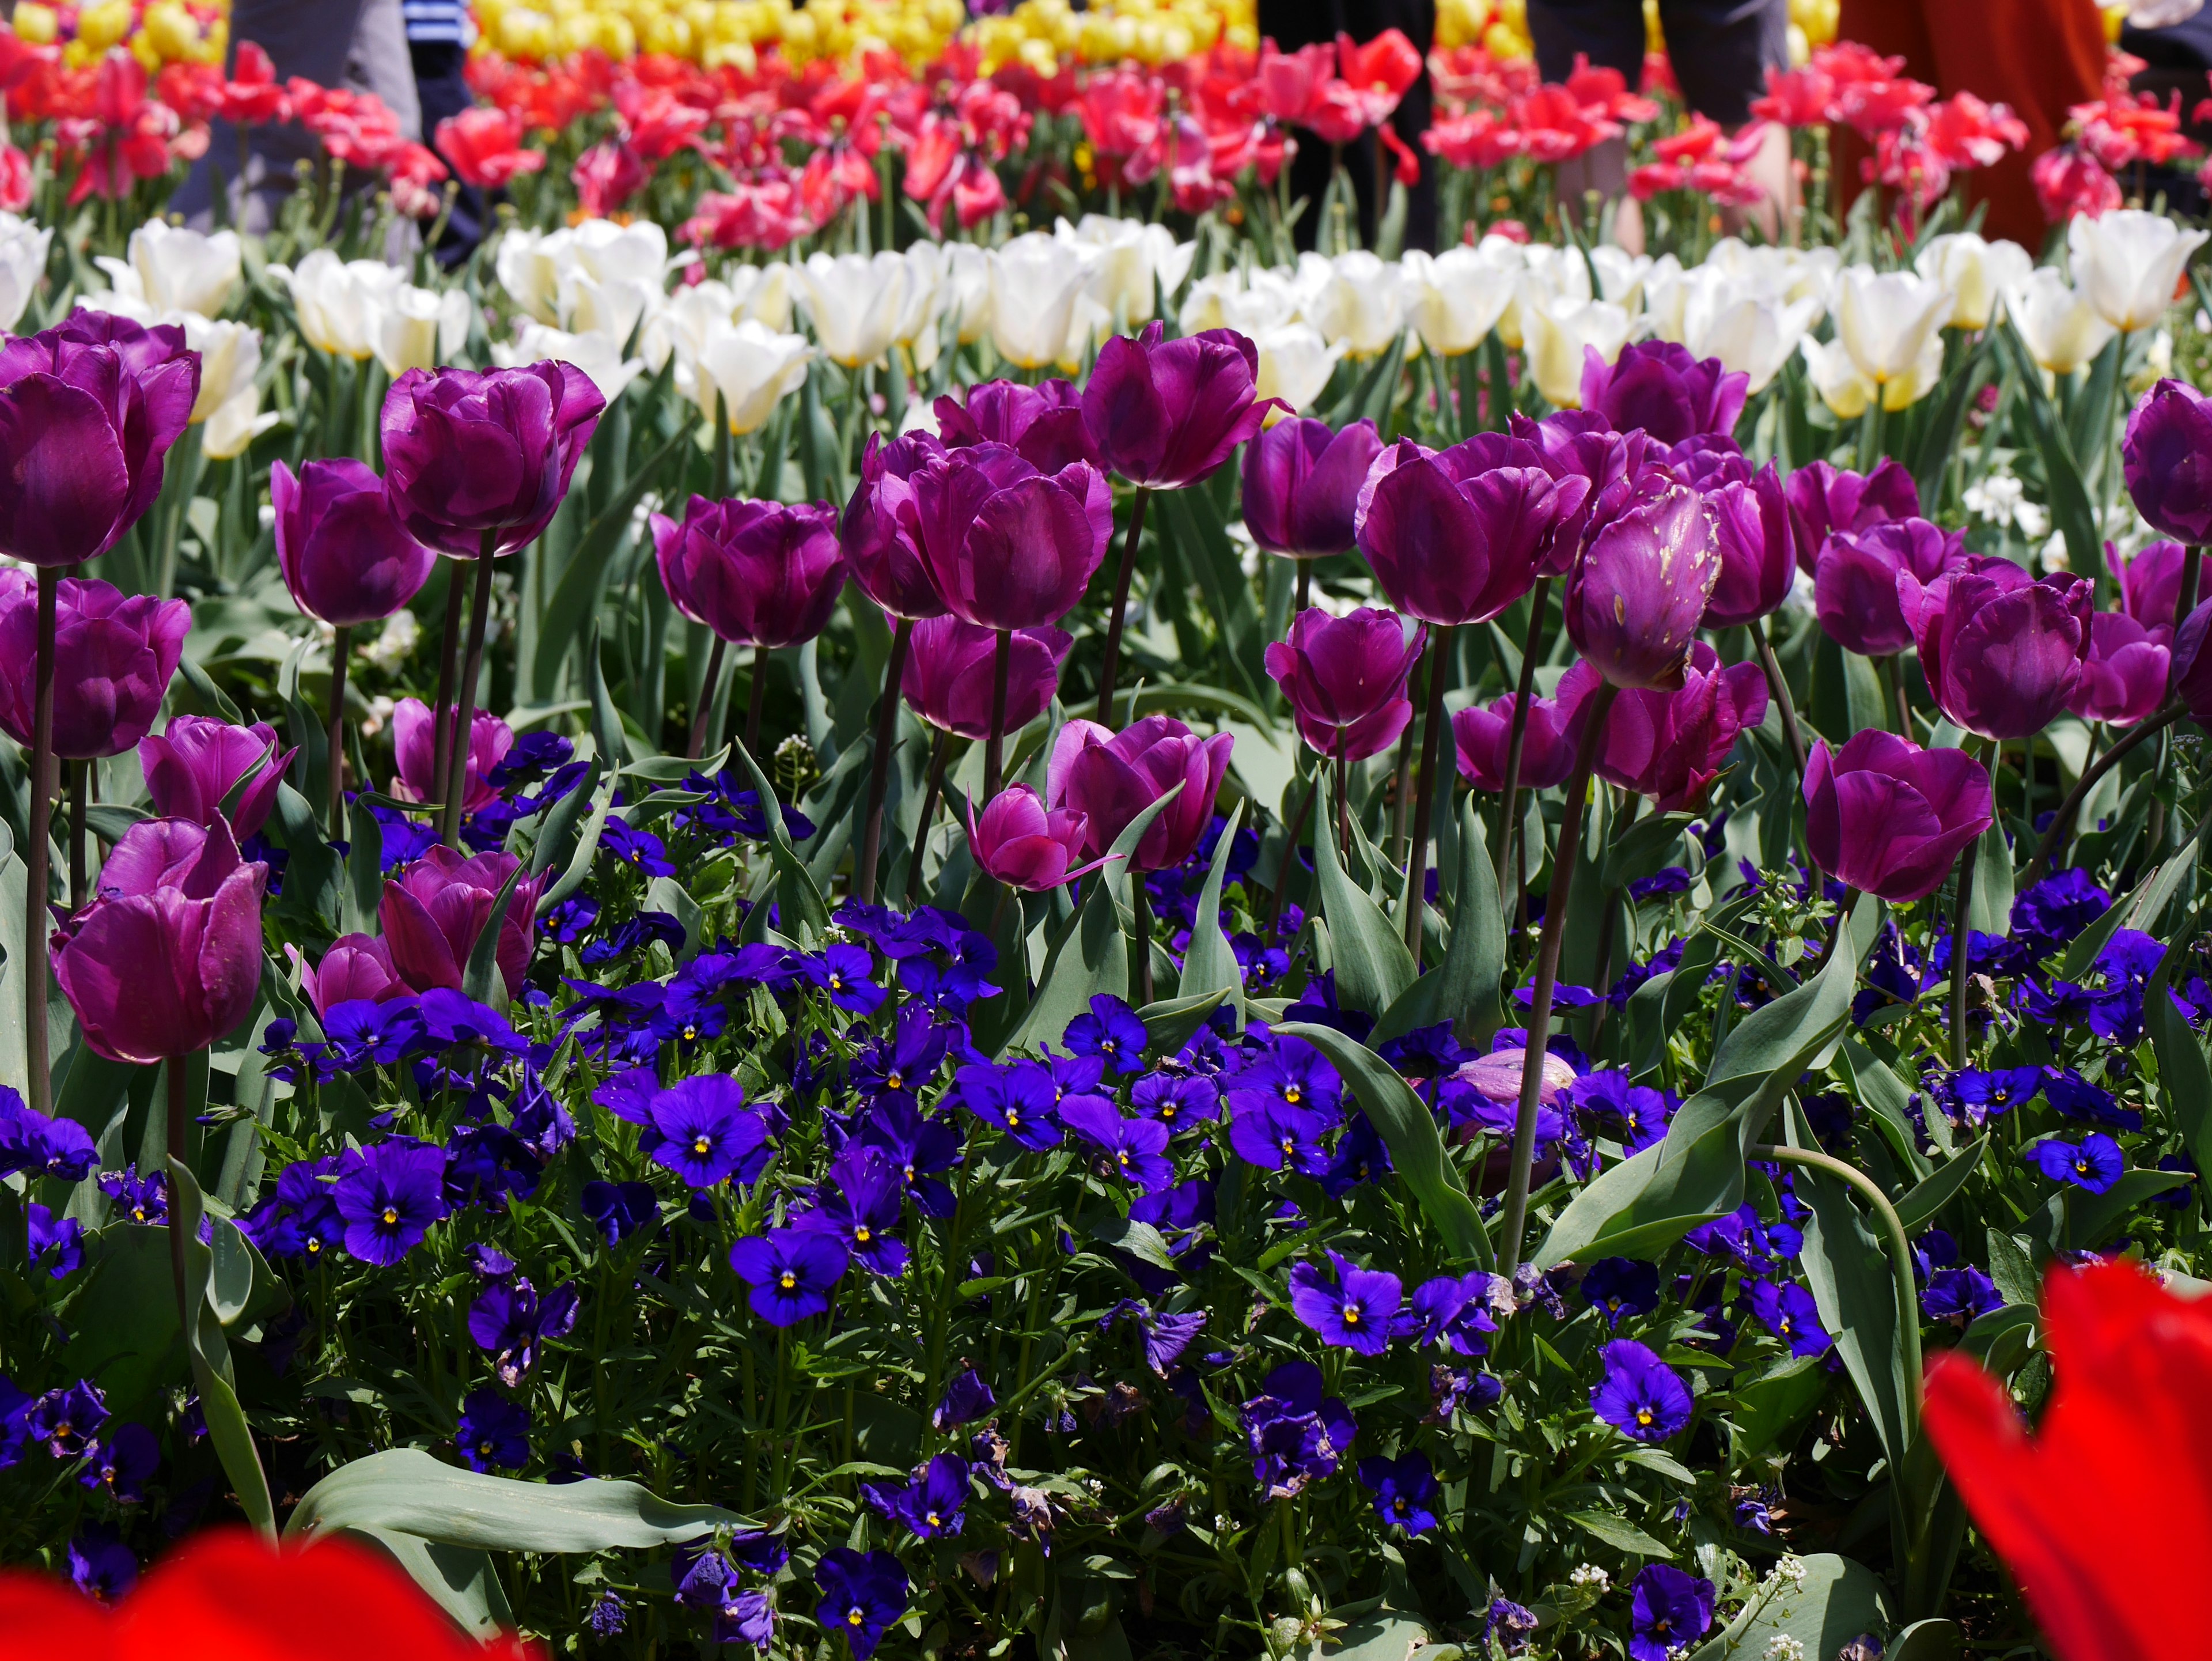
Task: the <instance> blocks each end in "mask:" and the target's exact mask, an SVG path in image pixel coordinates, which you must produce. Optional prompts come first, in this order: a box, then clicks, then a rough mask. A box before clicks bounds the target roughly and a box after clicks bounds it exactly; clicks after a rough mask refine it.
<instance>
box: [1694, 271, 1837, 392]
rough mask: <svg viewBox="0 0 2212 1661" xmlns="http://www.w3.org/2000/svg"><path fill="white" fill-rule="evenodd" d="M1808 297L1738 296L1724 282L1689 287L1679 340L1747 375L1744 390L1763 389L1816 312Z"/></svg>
mask: <svg viewBox="0 0 2212 1661" xmlns="http://www.w3.org/2000/svg"><path fill="white" fill-rule="evenodd" d="M1819 314H1820V301H1818V300H1815V299H1813V298H1811V297H1809V296H1808V297H1807V298H1806V299H1803V300H1791V301H1774V300H1770V299H1767V298H1765V296H1763V295H1747V294H1743V293H1741V292H1740V291H1736V290H1733V289H1729V287H1727V286H1726V285H1725V283H1704V284H1701V285H1698V286H1696V287H1693V288H1692V289H1690V291H1689V293H1688V294H1687V295H1686V299H1685V302H1684V305H1683V308H1682V324H1681V332H1680V337H1679V338H1680V340H1681V343H1682V344H1683V345H1685V346H1686V347H1687V348H1689V350H1690V352H1691V354H1692V356H1696V357H1700V358H1705V357H1717V358H1718V359H1720V361H1721V362H1722V363H1723V365H1724V366H1725V367H1726V368H1729V369H1732V370H1741V372H1742V373H1743V374H1747V375H1748V376H1750V377H1751V380H1750V382H1749V384H1748V386H1747V387H1746V388H1745V390H1746V391H1747V392H1764V391H1765V389H1766V387H1767V386H1768V385H1769V383H1771V381H1772V380H1773V379H1774V377H1775V376H1776V375H1778V374H1780V373H1781V372H1782V366H1783V365H1784V363H1787V362H1789V361H1790V355H1791V354H1792V353H1794V352H1796V350H1797V343H1798V342H1800V341H1801V340H1802V339H1804V338H1805V334H1806V331H1808V329H1810V328H1811V327H1812V326H1813V323H1814V319H1815V318H1817V317H1818V316H1819Z"/></svg>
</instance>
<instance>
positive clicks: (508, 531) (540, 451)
mask: <svg viewBox="0 0 2212 1661" xmlns="http://www.w3.org/2000/svg"><path fill="white" fill-rule="evenodd" d="M606 406H607V405H606V399H604V398H602V397H600V396H599V388H598V387H597V386H593V385H592V378H591V377H590V376H589V375H587V374H585V373H584V372H583V371H582V370H581V369H579V368H576V367H575V366H574V364H571V363H553V362H546V363H532V364H531V365H529V366H528V367H527V368H519V369H487V370H484V371H483V372H482V373H478V372H477V371H476V370H474V369H431V370H425V369H410V370H408V371H407V372H406V373H405V374H402V375H401V376H400V377H399V379H398V380H395V381H393V382H392V390H391V391H390V392H387V393H386V394H385V399H384V423H383V427H384V470H385V476H386V489H388V490H390V492H391V494H392V508H394V509H395V510H396V511H397V513H398V515H399V522H400V523H401V524H402V525H404V526H406V527H407V529H408V531H409V532H410V534H411V535H412V536H413V537H414V538H415V539H416V541H418V542H423V543H428V545H430V546H431V547H433V548H435V549H436V550H437V551H439V552H441V553H444V554H451V555H452V556H453V557H454V558H456V559H474V558H476V557H477V556H478V555H479V554H480V553H482V552H483V549H484V544H485V538H490V551H491V552H492V553H493V554H494V555H499V554H511V553H513V552H514V551H517V550H518V549H520V548H523V547H526V546H527V545H529V544H530V543H531V542H532V540H534V539H535V538H536V537H537V535H538V532H541V531H543V530H544V528H545V526H547V525H548V524H549V523H550V521H551V520H552V518H553V515H554V513H555V512H556V510H557V509H558V508H560V506H561V499H562V497H563V496H567V495H568V480H569V479H570V478H571V477H573V476H574V473H575V471H576V463H577V462H578V461H579V460H580V459H581V458H582V456H583V453H584V448H585V447H586V445H588V444H589V443H590V442H591V441H592V432H593V431H594V430H595V429H597V428H598V426H599V416H600V414H601V412H602V411H605V408H606Z"/></svg>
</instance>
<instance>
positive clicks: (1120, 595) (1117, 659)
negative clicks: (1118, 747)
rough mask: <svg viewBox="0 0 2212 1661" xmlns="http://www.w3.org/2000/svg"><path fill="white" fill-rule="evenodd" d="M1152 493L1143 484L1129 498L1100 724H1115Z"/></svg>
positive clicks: (1102, 673)
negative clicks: (1124, 622) (1125, 621)
mask: <svg viewBox="0 0 2212 1661" xmlns="http://www.w3.org/2000/svg"><path fill="white" fill-rule="evenodd" d="M1151 496H1152V491H1151V490H1149V489H1147V488H1146V486H1144V485H1142V484H1139V486H1138V487H1137V489H1136V493H1135V494H1134V495H1133V496H1131V497H1130V498H1129V529H1128V532H1127V534H1126V535H1124V536H1123V537H1122V538H1121V569H1120V570H1119V571H1118V572H1116V573H1115V577H1114V609H1113V610H1112V611H1109V612H1108V613H1107V617H1106V660H1105V662H1104V663H1103V664H1102V665H1101V666H1099V670H1098V724H1099V725H1100V726H1102V727H1111V726H1113V724H1114V677H1115V672H1116V670H1117V669H1118V668H1119V667H1120V665H1121V618H1122V614H1123V613H1124V612H1126V611H1127V610H1128V609H1129V585H1130V583H1131V582H1132V581H1133V580H1134V579H1135V577H1136V575H1137V538H1138V537H1139V535H1141V534H1142V533H1143V532H1144V528H1145V503H1146V502H1147V501H1148V500H1150V499H1151Z"/></svg>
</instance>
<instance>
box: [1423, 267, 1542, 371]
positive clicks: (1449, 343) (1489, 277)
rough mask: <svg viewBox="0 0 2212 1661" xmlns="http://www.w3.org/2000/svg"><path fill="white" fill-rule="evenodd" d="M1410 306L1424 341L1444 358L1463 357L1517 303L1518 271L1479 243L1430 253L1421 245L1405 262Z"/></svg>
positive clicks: (1480, 342)
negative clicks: (1499, 261)
mask: <svg viewBox="0 0 2212 1661" xmlns="http://www.w3.org/2000/svg"><path fill="white" fill-rule="evenodd" d="M1399 269H1400V271H1401V272H1403V274H1404V282H1405V293H1406V309H1407V313H1408V314H1409V315H1410V317H1411V319H1412V321H1413V328H1414V331H1415V332H1417V333H1419V336H1420V337H1421V344H1423V345H1424V346H1426V347H1427V348H1428V349H1429V350H1431V351H1432V352H1434V353H1435V354H1436V355H1437V356H1438V357H1457V356H1460V354H1462V352H1471V351H1473V350H1474V349H1475V348H1476V347H1477V346H1480V344H1482V343H1483V340H1484V339H1485V338H1486V337H1487V336H1488V335H1489V333H1490V332H1491V331H1492V329H1494V328H1496V327H1497V326H1498V319H1499V318H1501V317H1503V316H1504V315H1505V308H1506V307H1508V306H1510V305H1511V304H1512V303H1513V291H1514V289H1515V288H1516V284H1517V282H1518V279H1517V277H1516V275H1515V273H1514V272H1513V271H1511V270H1510V269H1508V268H1505V267H1504V266H1501V265H1498V264H1496V263H1495V262H1493V261H1491V260H1488V259H1484V258H1483V257H1482V255H1481V253H1480V252H1479V251H1478V250H1476V249H1474V248H1468V247H1457V248H1448V249H1446V250H1445V251H1444V252H1443V253H1440V254H1436V255H1433V256H1431V255H1429V254H1426V253H1423V252H1420V251H1419V250H1418V249H1416V250H1415V251H1414V252H1412V253H1409V254H1407V256H1406V257H1405V258H1404V259H1401V261H1399Z"/></svg>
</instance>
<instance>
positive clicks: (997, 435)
mask: <svg viewBox="0 0 2212 1661" xmlns="http://www.w3.org/2000/svg"><path fill="white" fill-rule="evenodd" d="M937 432H938V438H939V442H941V443H942V444H943V445H944V446H945V448H946V449H948V450H953V449H963V448H966V447H969V446H970V445H975V444H1003V445H1005V446H1006V447H1008V448H1009V449H1011V450H1012V451H1013V452H1014V453H1016V454H1018V455H1019V456H1020V457H1021V459H1023V460H1024V461H1026V462H1028V463H1029V464H1030V466H1032V467H1034V468H1036V470H1037V471H1038V472H1041V473H1056V472H1059V471H1060V469H1061V468H1063V467H1065V466H1066V465H1067V464H1068V463H1069V462H1071V461H1084V462H1088V463H1089V464H1090V465H1092V466H1093V467H1096V466H1097V465H1100V463H1099V459H1098V446H1097V443H1096V442H1095V441H1093V440H1092V439H1091V429H1090V427H1089V426H1088V424H1086V423H1085V421H1084V419H1083V394H1082V393H1081V392H1078V391H1076V389H1075V383H1074V382H1073V381H1072V380H1048V381H1045V382H1043V383H1042V384H1041V385H1039V386H1024V385H1022V383H1021V382H1020V381H1018V380H986V381H984V382H982V383H981V385H980V386H970V387H969V388H968V391H967V393H966V401H965V402H964V403H963V401H962V400H961V399H957V398H953V397H950V396H947V397H945V398H940V399H938V400H937Z"/></svg>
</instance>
